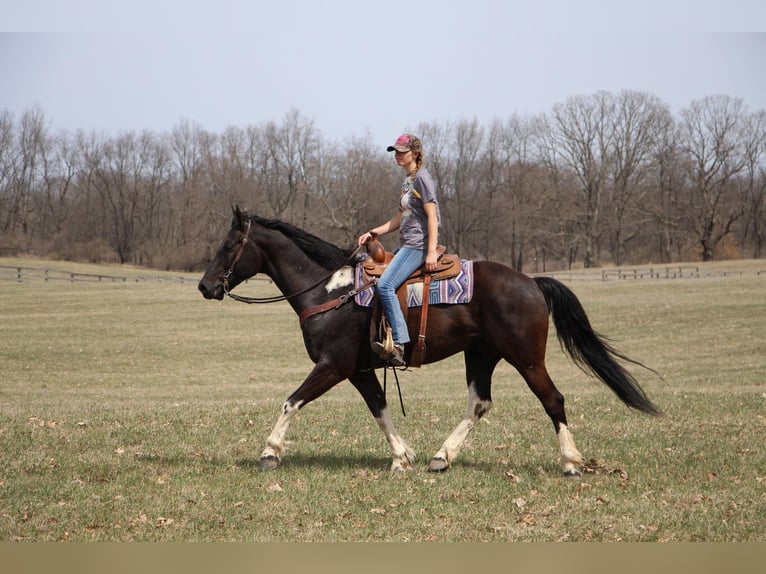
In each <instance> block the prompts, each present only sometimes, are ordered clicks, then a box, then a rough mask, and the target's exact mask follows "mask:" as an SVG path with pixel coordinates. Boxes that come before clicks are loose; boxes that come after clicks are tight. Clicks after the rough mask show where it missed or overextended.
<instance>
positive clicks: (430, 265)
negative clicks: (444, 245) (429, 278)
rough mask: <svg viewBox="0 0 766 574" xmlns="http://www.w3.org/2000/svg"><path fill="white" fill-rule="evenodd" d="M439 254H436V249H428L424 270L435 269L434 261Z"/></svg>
mask: <svg viewBox="0 0 766 574" xmlns="http://www.w3.org/2000/svg"><path fill="white" fill-rule="evenodd" d="M438 258H439V256H438V255H437V254H436V251H430V250H429V251H428V253H427V254H426V260H425V265H426V271H434V270H435V269H436V261H437V260H438Z"/></svg>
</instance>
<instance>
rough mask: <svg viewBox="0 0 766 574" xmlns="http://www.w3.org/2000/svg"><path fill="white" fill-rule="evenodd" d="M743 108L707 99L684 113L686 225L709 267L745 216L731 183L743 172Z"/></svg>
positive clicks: (716, 98)
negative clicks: (721, 243)
mask: <svg viewBox="0 0 766 574" xmlns="http://www.w3.org/2000/svg"><path fill="white" fill-rule="evenodd" d="M744 113H745V112H744V103H743V102H742V100H741V99H738V98H732V97H729V96H709V97H706V98H703V99H702V100H697V101H695V102H692V104H691V106H690V107H689V108H687V109H685V110H682V112H681V124H680V127H679V130H680V139H679V144H680V150H681V153H682V156H683V163H682V166H683V167H684V169H685V172H686V177H687V182H688V186H689V188H688V195H687V196H686V198H685V200H684V205H683V207H684V211H685V213H686V217H685V222H686V225H687V227H688V230H689V231H690V232H692V233H694V234H695V235H696V237H697V239H698V241H699V244H700V246H701V247H702V260H703V261H711V260H712V259H713V256H714V252H715V248H716V246H717V245H718V244H719V242H720V241H721V240H722V239H723V238H724V237H726V236H727V235H728V234H729V233H730V232H731V229H732V225H733V224H734V222H735V221H737V219H739V218H740V217H742V215H743V213H744V211H743V206H742V204H741V203H740V202H738V201H736V199H735V198H734V197H733V194H734V189H733V185H732V183H733V182H732V180H733V178H734V177H735V176H737V175H738V174H740V173H741V172H742V170H743V169H744V168H745V155H744V153H743V149H742V143H741V142H742V134H743V120H744Z"/></svg>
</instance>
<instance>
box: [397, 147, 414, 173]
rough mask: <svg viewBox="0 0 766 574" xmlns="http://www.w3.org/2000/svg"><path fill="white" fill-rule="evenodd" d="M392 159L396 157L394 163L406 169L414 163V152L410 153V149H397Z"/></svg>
mask: <svg viewBox="0 0 766 574" xmlns="http://www.w3.org/2000/svg"><path fill="white" fill-rule="evenodd" d="M394 159H396V165H398V166H400V167H403V168H405V169H406V168H408V167H409V166H411V165H412V164H414V163H415V154H413V153H412V150H409V151H397V152H394Z"/></svg>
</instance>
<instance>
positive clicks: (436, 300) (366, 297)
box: [354, 259, 473, 307]
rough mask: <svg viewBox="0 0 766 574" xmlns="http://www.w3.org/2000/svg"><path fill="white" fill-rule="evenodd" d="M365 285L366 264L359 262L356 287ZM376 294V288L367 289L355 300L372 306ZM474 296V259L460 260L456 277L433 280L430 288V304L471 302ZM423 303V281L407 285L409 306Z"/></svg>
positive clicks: (356, 270)
mask: <svg viewBox="0 0 766 574" xmlns="http://www.w3.org/2000/svg"><path fill="white" fill-rule="evenodd" d="M362 285H364V264H363V263H359V264H358V265H357V266H356V268H355V269H354V287H355V288H357V289H358V288H359V287H361V286H362ZM374 296H375V290H374V289H365V290H364V291H361V292H360V293H357V294H356V296H355V297H354V301H355V302H356V304H357V305H360V306H362V307H371V306H372V301H373V298H374ZM472 297H473V261H468V260H466V259H461V260H460V273H458V274H457V275H456V276H455V277H450V278H447V279H439V280H436V281H431V285H430V287H429V289H428V304H429V305H439V304H462V303H469V302H470V301H471V298H472ZM421 305H423V282H422V281H420V282H417V283H410V284H408V285H407V306H408V307H420V306H421Z"/></svg>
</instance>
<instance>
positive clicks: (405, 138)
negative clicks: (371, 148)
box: [386, 134, 420, 153]
mask: <svg viewBox="0 0 766 574" xmlns="http://www.w3.org/2000/svg"><path fill="white" fill-rule="evenodd" d="M410 150H411V151H419V150H420V140H419V139H418V138H417V137H415V136H414V135H412V134H402V135H400V136H399V137H398V138H396V142H394V145H390V146H388V147H387V148H386V151H398V152H402V153H404V152H408V151H410Z"/></svg>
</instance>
